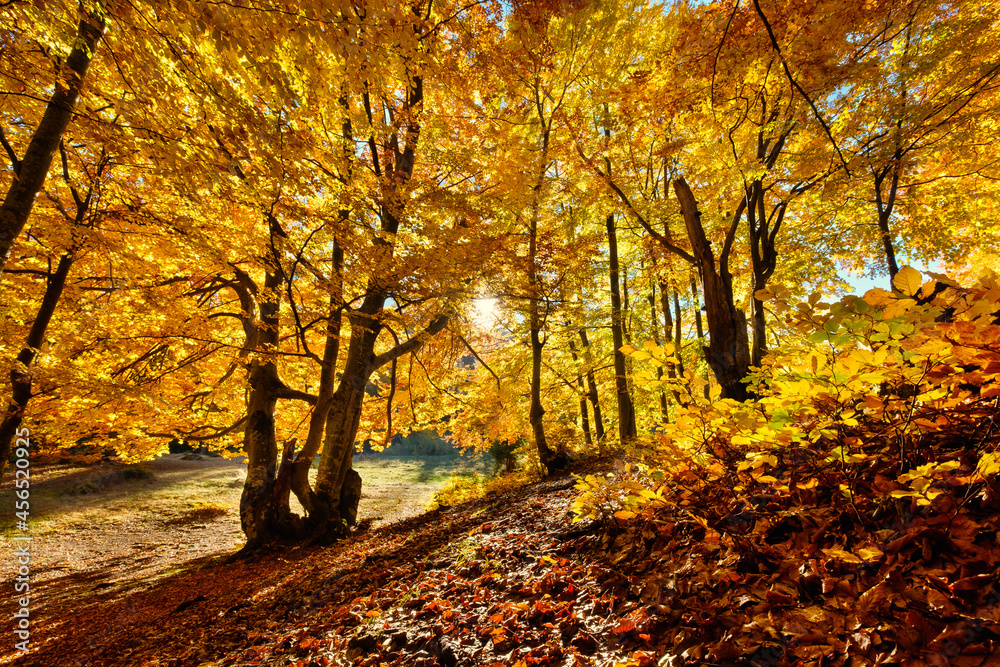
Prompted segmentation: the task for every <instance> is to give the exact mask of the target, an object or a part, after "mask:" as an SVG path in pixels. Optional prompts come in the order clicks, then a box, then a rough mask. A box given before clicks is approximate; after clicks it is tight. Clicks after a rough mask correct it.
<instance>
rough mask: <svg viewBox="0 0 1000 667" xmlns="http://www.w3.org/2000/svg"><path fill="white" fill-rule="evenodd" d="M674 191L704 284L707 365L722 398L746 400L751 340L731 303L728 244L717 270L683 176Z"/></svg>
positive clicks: (693, 200)
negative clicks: (706, 317)
mask: <svg viewBox="0 0 1000 667" xmlns="http://www.w3.org/2000/svg"><path fill="white" fill-rule="evenodd" d="M674 191H675V192H676V193H677V199H678V200H679V201H680V204H681V213H682V214H683V216H684V225H685V227H686V229H687V234H688V239H689V240H690V242H691V248H692V251H693V253H694V257H695V260H696V262H697V266H698V270H699V272H700V273H701V279H702V284H703V285H704V286H705V306H706V310H707V315H708V333H709V336H710V341H709V345H708V347H707V348H706V349H705V354H706V358H707V359H708V363H709V366H711V367H712V371H713V372H714V373H715V378H716V380H717V381H718V382H719V384H720V385H721V386H722V398H731V399H735V400H737V401H745V400H747V399H748V398H749V397H750V392H749V391H748V389H747V385H746V384H744V382H743V380H744V378H746V376H747V374H748V373H749V370H750V349H749V348H750V343H749V340H748V337H747V323H746V316H745V315H744V314H743V313H742V311H740V310H738V309H737V308H736V306H735V305H734V303H733V291H732V283H731V277H730V276H729V272H728V269H727V268H726V263H727V262H728V256H727V253H728V249H729V244H730V243H731V242H730V241H729V240H728V239H727V245H726V247H725V248H724V249H723V252H722V254H721V255H720V258H719V259H720V262H719V269H718V271H717V270H716V264H715V255H714V254H713V253H712V247H711V245H710V244H709V242H708V239H707V238H706V237H705V230H704V228H703V227H702V224H701V214H700V213H699V211H698V205H697V202H696V201H695V198H694V195H693V194H692V193H691V188H690V187H688V184H687V183H686V182H685V181H684V179H683V178H678V179H677V180H675V181H674Z"/></svg>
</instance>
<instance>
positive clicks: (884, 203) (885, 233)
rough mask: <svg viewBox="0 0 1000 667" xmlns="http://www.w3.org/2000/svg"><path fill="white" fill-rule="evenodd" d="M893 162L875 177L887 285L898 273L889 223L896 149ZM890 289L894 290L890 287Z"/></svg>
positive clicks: (898, 154)
mask: <svg viewBox="0 0 1000 667" xmlns="http://www.w3.org/2000/svg"><path fill="white" fill-rule="evenodd" d="M892 158H893V162H892V164H891V165H890V166H889V167H888V169H887V170H883V171H882V172H881V173H879V174H876V176H875V208H876V211H877V212H878V232H879V236H880V237H881V238H882V249H883V251H884V253H885V263H886V268H887V269H888V270H889V284H890V286H892V281H893V280H894V279H895V278H896V274H897V273H899V265H898V264H897V263H896V249H895V247H894V245H893V241H892V230H891V229H890V227H889V221H890V220H891V219H892V211H893V209H894V208H895V206H896V194H897V192H898V191H899V173H900V171H901V168H902V167H901V161H902V159H903V155H902V151H901V150H900V149H899V148H897V149H896V151H895V152H894V153H893V156H892ZM887 175H888V176H889V177H890V178H889V192H888V193H887V195H886V196H885V197H883V195H882V188H883V185H884V183H885V177H886V176H887ZM892 289H895V288H894V287H892Z"/></svg>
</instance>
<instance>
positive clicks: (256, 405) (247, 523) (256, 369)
mask: <svg viewBox="0 0 1000 667" xmlns="http://www.w3.org/2000/svg"><path fill="white" fill-rule="evenodd" d="M241 280H243V281H244V293H245V294H251V295H253V292H254V291H256V290H255V289H254V287H253V286H251V285H250V284H249V283H248V282H247V281H248V280H249V278H248V277H247V276H246V274H243V276H241ZM281 282H282V274H281V268H280V267H278V266H277V265H275V264H271V265H269V266H268V267H267V272H266V274H265V277H264V288H263V290H262V293H261V294H258V295H256V296H257V297H258V302H257V309H258V310H259V318H260V324H259V325H258V326H257V327H256V331H255V332H254V336H253V338H252V339H251V342H252V343H254V345H253V346H252V349H251V350H250V352H251V354H253V355H254V356H253V357H252V358H251V361H250V377H249V381H248V384H249V389H250V393H249V396H248V398H247V423H246V427H245V430H244V432H243V451H244V453H245V454H246V457H247V478H246V482H245V483H244V484H243V494H242V496H241V497H240V524H241V525H242V527H243V533H244V534H245V535H246V538H247V542H246V546H245V547H244V549H255V548H257V547H259V546H262V545H264V544H266V543H268V542H270V541H272V540H273V539H274V538H275V537H276V531H275V527H276V526H275V524H276V517H277V511H276V510H277V508H276V506H275V503H274V495H275V493H274V482H275V477H276V472H277V470H276V467H277V459H278V443H277V439H276V438H275V433H274V409H275V406H276V405H277V402H278V392H279V389H280V387H281V381H280V379H279V378H278V364H277V361H276V360H275V358H274V356H273V354H274V353H275V352H276V351H277V349H278V343H279V336H278V334H279V329H278V326H279V318H278V311H279V307H280V302H279V294H280V293H279V291H278V290H279V288H280V287H281Z"/></svg>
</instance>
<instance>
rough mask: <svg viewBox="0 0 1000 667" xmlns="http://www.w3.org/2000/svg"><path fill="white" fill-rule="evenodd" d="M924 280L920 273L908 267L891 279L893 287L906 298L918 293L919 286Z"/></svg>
mask: <svg viewBox="0 0 1000 667" xmlns="http://www.w3.org/2000/svg"><path fill="white" fill-rule="evenodd" d="M923 283H924V280H923V278H922V277H921V275H920V272H919V271H917V270H916V269H913V268H911V267H909V266H904V267H903V268H902V269H900V270H899V273H897V274H896V277H895V278H893V279H892V284H893V286H894V287H895V288H896V289H898V290H899V291H900V292H902V293H903V294H905V295H906V296H913V295H914V294H916V293H917V292H919V291H920V286H921V285H923Z"/></svg>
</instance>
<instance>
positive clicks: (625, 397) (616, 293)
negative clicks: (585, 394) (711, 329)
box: [607, 213, 636, 445]
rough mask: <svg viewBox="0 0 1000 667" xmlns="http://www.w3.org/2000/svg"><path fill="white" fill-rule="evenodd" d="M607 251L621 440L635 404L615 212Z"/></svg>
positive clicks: (631, 424)
mask: <svg viewBox="0 0 1000 667" xmlns="http://www.w3.org/2000/svg"><path fill="white" fill-rule="evenodd" d="M607 230H608V255H609V258H610V282H611V338H612V340H613V341H614V346H615V395H616V397H617V399H618V437H619V440H620V442H621V444H623V445H624V444H627V443H629V442H631V441H632V440H634V439H635V437H636V428H635V408H634V406H633V405H632V397H631V396H630V395H629V391H628V377H627V375H626V369H625V353H624V352H622V351H621V348H622V347H624V346H625V340H624V335H623V327H622V297H621V291H620V288H619V285H618V236H617V233H616V231H615V216H614V214H613V213H610V214H608V218H607Z"/></svg>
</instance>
